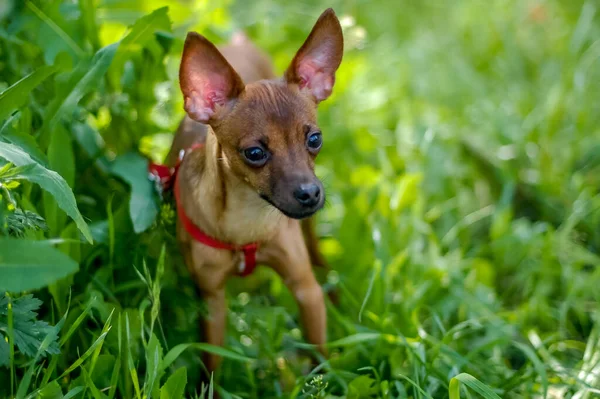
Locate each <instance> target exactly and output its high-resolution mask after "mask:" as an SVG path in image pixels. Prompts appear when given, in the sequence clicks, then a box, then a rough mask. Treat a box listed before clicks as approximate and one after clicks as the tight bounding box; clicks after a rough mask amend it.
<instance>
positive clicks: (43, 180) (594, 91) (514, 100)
mask: <svg viewBox="0 0 600 399" xmlns="http://www.w3.org/2000/svg"><path fill="white" fill-rule="evenodd" d="M164 5H169V8H168V9H160V10H158V11H154V10H157V9H159V8H160V7H162V6H164ZM326 6H332V7H334V9H335V10H336V12H337V13H338V15H339V16H340V17H341V18H342V22H343V25H344V31H345V38H346V52H345V55H344V61H343V64H342V67H341V69H340V71H339V73H338V76H337V82H336V87H335V90H334V95H333V96H332V98H331V99H329V100H328V101H326V102H325V103H323V104H322V106H321V110H320V125H321V127H322V130H323V132H324V139H325V145H324V149H323V151H322V154H321V155H320V156H319V159H318V174H319V175H320V176H321V177H322V179H323V181H324V183H325V186H326V189H327V194H328V198H329V199H328V204H327V206H326V208H325V209H324V210H323V211H322V212H321V213H320V215H319V226H318V227H319V234H320V236H321V237H322V241H321V245H322V249H323V251H324V252H325V254H326V256H327V258H328V259H329V261H330V262H331V264H332V266H333V269H334V271H333V272H331V273H330V274H329V275H328V276H321V277H322V280H323V282H324V288H325V289H326V290H329V289H333V288H336V289H337V290H338V291H339V293H340V304H339V306H337V307H334V306H331V304H328V316H329V340H330V344H329V346H330V351H331V357H330V358H329V359H328V360H325V359H323V362H322V363H321V364H320V365H319V366H318V367H317V368H316V369H311V368H310V366H309V363H308V359H307V357H306V356H305V355H304V354H303V350H302V349H306V348H307V345H306V344H305V343H304V341H303V338H302V333H301V326H300V325H299V324H298V312H297V309H296V308H295V305H294V303H293V300H292V297H291V296H290V294H289V293H288V292H287V291H286V289H285V287H284V286H283V285H282V283H281V282H280V281H279V280H278V279H277V278H276V277H275V275H274V273H273V272H271V271H270V270H268V269H264V268H260V269H259V270H258V272H257V273H256V274H255V275H253V276H252V277H250V278H248V279H245V280H239V279H233V280H232V281H231V282H230V284H229V309H230V313H229V318H228V334H227V338H226V347H225V348H223V349H219V348H213V347H210V346H206V345H204V344H201V343H199V336H200V335H199V334H200V332H199V331H198V320H199V318H200V317H202V315H203V314H204V308H203V305H202V303H201V301H200V300H199V298H198V297H197V295H196V292H195V289H194V285H193V283H192V282H191V280H190V278H189V275H188V274H187V272H186V270H185V267H184V266H183V264H182V260H181V258H180V256H179V254H178V251H177V247H176V243H175V241H174V238H173V235H172V230H173V221H174V214H173V209H172V208H171V207H170V206H168V205H164V206H159V205H158V204H157V203H156V201H155V198H154V197H153V196H152V190H151V186H150V185H149V183H147V181H146V173H145V170H144V165H145V161H144V159H143V158H142V157H140V156H139V155H136V154H139V152H141V153H143V154H146V155H148V156H152V157H155V158H156V159H160V158H161V157H162V156H163V155H164V153H165V151H166V150H167V149H168V146H169V144H170V137H171V133H172V132H173V131H174V130H175V128H176V126H177V123H178V122H179V120H180V118H181V117H182V112H183V107H182V101H181V97H180V93H179V89H178V84H177V69H178V65H179V57H180V54H181V50H182V45H183V42H182V39H183V38H184V37H185V32H186V31H188V30H197V31H199V32H201V33H203V34H205V35H206V36H208V37H209V38H210V39H212V40H214V41H216V42H224V41H226V40H227V39H228V37H229V36H230V34H231V33H232V32H233V31H234V30H235V29H240V28H241V29H244V30H245V31H246V32H248V34H249V35H250V36H251V37H252V38H253V39H254V40H255V41H256V42H257V43H258V44H259V45H260V46H261V47H263V48H264V49H265V50H267V51H268V52H269V54H271V55H272V56H273V59H274V61H275V63H276V66H277V69H278V71H280V72H282V71H283V70H284V68H285V67H286V66H287V63H288V62H289V60H290V59H291V57H292V56H293V54H294V51H295V50H296V49H297V48H298V47H299V46H300V44H301V43H302V41H303V39H304V37H305V36H306V34H307V33H308V31H309V29H310V28H311V26H312V24H313V23H314V21H315V19H316V17H317V16H318V15H319V14H320V12H321V11H322V10H323V9H324V8H325V7H326ZM153 11H154V12H153ZM151 13H152V14H151ZM599 13H600V6H599V5H598V3H597V2H595V1H593V0H589V1H580V0H574V1H559V0H545V1H542V0H539V1H538V0H527V1H521V0H490V1H480V0H455V1H452V2H443V1H422V2H421V1H411V0H404V1H392V0H383V1H379V2H372V1H366V0H346V1H343V0H331V1H330V2H329V3H328V4H327V5H324V4H322V3H321V2H318V1H316V0H306V1H303V2H284V1H267V0H257V1H251V2H250V1H246V0H238V1H234V0H229V1H226V0H223V1H204V0H198V1H186V2H184V1H176V0H173V1H170V2H168V1H158V0H145V1H141V0H139V1H138V0H129V1H123V2H118V1H110V0H79V2H75V1H66V0H65V1H44V2H41V1H20V0H8V1H4V2H2V5H0V19H1V22H0V92H2V94H0V119H2V121H1V123H0V158H1V159H2V160H6V161H10V162H11V163H10V164H0V184H1V185H0V193H1V194H0V248H2V252H0V290H2V291H7V292H10V294H8V293H7V294H6V295H3V296H1V297H0V397H2V398H3V397H10V398H12V397H18V398H26V397H36V396H39V397H44V398H46V397H51V398H61V397H69V398H73V397H76V398H80V397H92V398H95V399H96V398H113V397H124V398H142V397H150V396H152V397H156V398H158V397H161V398H177V397H182V396H183V395H185V396H186V397H210V396H211V393H212V391H213V390H217V391H220V392H221V395H222V397H241V398H254V397H259V398H267V397H290V396H291V397H298V398H334V397H347V398H369V397H378V398H415V399H416V398H420V399H425V398H435V399H437V398H449V399H457V398H469V397H472V398H475V397H485V398H497V397H502V398H543V397H548V398H574V399H575V398H576V399H588V398H594V397H600V289H599V288H598V287H600V258H599V256H598V254H599V252H600V229H599V228H598V226H599V225H600V224H599V223H600V194H599V189H600V101H598V99H599V98H600V59H599V58H600V41H599V40H598V38H599V37H600V17H599ZM128 27H130V28H128ZM113 43H117V44H113ZM23 78H26V79H24V80H21V79H23ZM2 162H4V161H2ZM52 171H55V172H57V173H58V175H60V176H59V177H57V175H56V174H54V173H53V172H52ZM69 187H70V188H69ZM71 189H72V191H73V193H74V199H75V200H76V205H77V207H76V208H73V207H72V205H73V203H72V202H71V199H72V197H73V195H72V193H71ZM130 203H131V209H130ZM65 212H66V213H65ZM67 214H68V216H67ZM90 234H91V236H92V237H93V241H94V243H93V244H89V243H88V242H87V241H86V239H85V236H86V235H88V236H89V235H90ZM15 240H18V241H19V242H18V243H16V241H15ZM19 248H25V249H29V250H28V251H27V250H20V249H19ZM55 248H56V249H55ZM163 248H164V252H163ZM17 249H19V251H17ZM161 254H162V256H161ZM25 255H27V256H25ZM26 258H27V259H26ZM75 269H76V270H77V271H76V272H75V273H73V271H74V270H75ZM28 294H33V296H29V295H28ZM36 313H37V314H36ZM308 349H310V348H308ZM206 350H208V351H219V353H221V354H222V355H224V356H225V362H224V364H223V367H222V368H221V370H220V371H219V373H218V374H217V375H215V376H214V380H213V381H214V382H213V384H211V385H210V387H202V386H201V385H200V376H201V375H202V373H203V372H204V371H203V370H204V369H203V366H202V363H201V360H200V358H201V353H202V351H206Z"/></svg>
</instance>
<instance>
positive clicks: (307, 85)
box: [284, 8, 344, 103]
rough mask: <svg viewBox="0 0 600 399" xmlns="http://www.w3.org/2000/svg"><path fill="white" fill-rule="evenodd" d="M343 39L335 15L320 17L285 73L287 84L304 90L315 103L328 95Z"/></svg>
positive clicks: (340, 53)
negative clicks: (295, 85)
mask: <svg viewBox="0 0 600 399" xmlns="http://www.w3.org/2000/svg"><path fill="white" fill-rule="evenodd" d="M343 52H344V37H343V36H342V27H341V26H340V21H338V19H337V17H336V15H335V12H334V11H333V10H332V9H331V8H328V9H327V10H325V12H323V14H321V16H320V17H319V19H318V20H317V23H316V24H315V26H314V27H313V29H312V31H311V32H310V35H308V38H307V39H306V41H305V42H304V44H303V45H302V47H300V50H298V52H297V53H296V56H295V57H294V59H293V60H292V63H291V64H290V66H289V67H288V69H287V70H286V71H285V75H284V77H285V79H286V80H287V82H288V83H291V84H297V85H299V86H300V89H303V90H308V92H309V93H310V94H311V95H312V97H313V98H314V99H315V101H316V102H317V103H319V102H320V101H323V100H325V99H326V98H327V97H329V96H330V95H331V91H332V89H333V83H334V82H335V71H336V70H337V69H338V67H339V66H340V63H341V62H342V54H343Z"/></svg>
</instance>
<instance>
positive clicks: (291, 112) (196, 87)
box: [179, 9, 343, 219]
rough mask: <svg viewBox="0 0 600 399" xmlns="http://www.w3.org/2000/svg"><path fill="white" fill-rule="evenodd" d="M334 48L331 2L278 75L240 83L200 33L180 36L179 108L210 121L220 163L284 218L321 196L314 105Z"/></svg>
mask: <svg viewBox="0 0 600 399" xmlns="http://www.w3.org/2000/svg"><path fill="white" fill-rule="evenodd" d="M342 53H343V37H342V29H341V27H340V23H339V21H338V19H337V17H336V15H335V13H334V12H333V10H332V9H328V10H326V11H325V12H324V13H323V14H322V15H321V16H320V17H319V19H318V20H317V22H316V24H315V26H314V27H313V29H312V31H311V33H310V35H309V36H308V38H307V39H306V41H305V42H304V44H303V45H302V47H300V50H298V52H297V53H296V56H295V57H294V59H293V60H292V62H291V64H290V66H289V67H288V69H287V70H286V72H285V74H284V76H283V78H282V79H278V80H263V81H259V82H254V83H251V84H248V85H245V84H244V83H243V82H242V79H241V78H240V77H239V75H238V74H237V73H236V71H234V69H233V68H232V67H231V65H230V64H229V63H228V62H227V60H226V59H225V58H224V57H223V55H222V54H221V53H220V52H219V51H218V50H217V48H216V47H215V46H214V45H213V44H212V43H211V42H210V41H208V40H207V39H206V38H204V37H203V36H201V35H199V34H197V33H189V34H188V36H187V39H186V41H185V46H184V50H183V57H182V61H181V67H180V72H179V79H180V85H181V90H182V92H183V95H184V100H185V110H186V112H187V113H188V115H189V116H190V117H191V118H192V119H194V120H196V121H198V122H202V123H206V124H209V125H210V126H211V127H212V129H213V131H214V132H215V135H216V137H217V140H218V142H219V145H220V146H221V148H222V153H223V154H222V155H223V158H224V159H223V162H224V163H225V165H226V167H228V168H230V170H231V172H232V173H233V174H235V175H236V176H237V177H238V178H239V179H240V180H241V181H243V182H245V184H248V185H249V186H251V187H252V188H253V189H254V190H256V192H257V194H258V195H260V196H261V197H262V198H263V199H265V200H266V201H268V202H269V203H271V204H272V205H273V206H275V207H276V208H278V209H279V210H280V211H281V212H282V213H284V214H285V215H287V216H289V217H293V218H298V219H299V218H304V217H308V216H310V215H312V214H313V213H315V212H316V211H317V210H319V209H320V208H321V207H322V206H323V203H324V201H325V193H324V190H323V185H322V183H321V182H320V181H319V179H317V177H316V176H315V173H314V163H315V157H316V156H317V154H318V153H319V150H320V149H321V146H322V140H323V139H322V135H321V130H320V129H319V127H318V125H317V115H316V114H317V113H316V110H317V105H318V104H319V102H321V101H323V100H325V99H326V98H327V97H329V95H330V94H331V91H332V88H333V84H334V81H335V72H336V70H337V68H338V67H339V65H340V63H341V61H342Z"/></svg>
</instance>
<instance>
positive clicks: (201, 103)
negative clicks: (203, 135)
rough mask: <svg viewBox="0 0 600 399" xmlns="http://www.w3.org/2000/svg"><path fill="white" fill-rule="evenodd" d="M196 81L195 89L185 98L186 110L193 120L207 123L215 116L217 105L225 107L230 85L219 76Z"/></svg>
mask: <svg viewBox="0 0 600 399" xmlns="http://www.w3.org/2000/svg"><path fill="white" fill-rule="evenodd" d="M195 80H196V82H194V84H193V87H194V88H195V89H194V90H191V91H189V92H188V93H187V94H188V95H186V96H185V100H184V101H185V104H184V108H185V111H186V112H187V113H188V114H189V116H190V117H191V118H192V119H195V120H197V121H198V122H203V123H206V122H208V121H209V120H210V118H211V117H212V116H213V115H214V114H215V112H216V107H217V105H224V104H225V102H226V101H227V94H228V92H229V89H228V87H227V86H228V85H227V82H226V81H225V80H224V79H222V78H221V77H220V76H217V75H213V76H212V77H211V78H209V79H206V78H205V79H195Z"/></svg>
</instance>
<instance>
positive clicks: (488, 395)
mask: <svg viewBox="0 0 600 399" xmlns="http://www.w3.org/2000/svg"><path fill="white" fill-rule="evenodd" d="M459 382H462V383H463V384H465V385H466V386H468V387H469V388H471V389H472V390H473V391H475V392H477V393H478V394H480V395H481V396H483V397H484V398H485V399H501V398H500V396H498V395H497V394H496V393H495V392H494V391H493V390H492V389H491V388H490V387H488V386H487V385H485V384H484V383H482V382H481V381H479V380H478V379H477V378H475V377H473V376H472V375H471V374H467V373H461V374H459V375H457V376H456V377H454V378H452V379H451V380H450V399H460V385H459Z"/></svg>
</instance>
